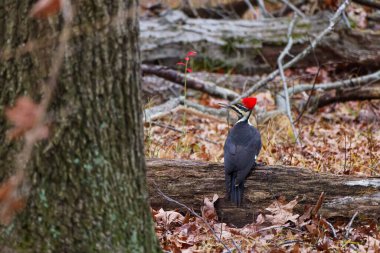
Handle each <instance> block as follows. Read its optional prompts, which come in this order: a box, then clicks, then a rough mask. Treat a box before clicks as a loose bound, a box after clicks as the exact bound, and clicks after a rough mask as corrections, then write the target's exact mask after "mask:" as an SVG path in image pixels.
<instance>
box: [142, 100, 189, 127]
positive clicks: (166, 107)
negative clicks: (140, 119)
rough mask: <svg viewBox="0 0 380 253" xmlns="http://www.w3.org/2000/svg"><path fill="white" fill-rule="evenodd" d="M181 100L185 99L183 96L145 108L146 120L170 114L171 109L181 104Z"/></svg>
mask: <svg viewBox="0 0 380 253" xmlns="http://www.w3.org/2000/svg"><path fill="white" fill-rule="evenodd" d="M181 101H183V97H178V98H173V99H170V100H169V101H167V102H165V103H163V104H161V105H157V106H154V107H151V108H148V109H145V111H144V122H149V121H151V120H154V119H157V118H160V117H163V116H165V115H167V114H169V113H170V112H171V110H173V109H175V108H176V107H177V106H179V105H180V104H181Z"/></svg>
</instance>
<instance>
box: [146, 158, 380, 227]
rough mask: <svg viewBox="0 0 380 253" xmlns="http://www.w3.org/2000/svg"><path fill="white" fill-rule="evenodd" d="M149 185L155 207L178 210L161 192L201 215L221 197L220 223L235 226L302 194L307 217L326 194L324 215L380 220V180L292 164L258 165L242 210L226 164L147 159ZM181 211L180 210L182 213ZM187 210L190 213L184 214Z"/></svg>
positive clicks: (300, 209) (300, 208) (301, 204)
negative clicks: (232, 194) (229, 190)
mask: <svg viewBox="0 0 380 253" xmlns="http://www.w3.org/2000/svg"><path fill="white" fill-rule="evenodd" d="M147 166H148V171H147V174H148V184H149V194H150V202H151V206H152V207H153V208H161V207H163V208H165V209H174V208H179V207H178V206H177V205H176V204H175V203H171V202H168V201H167V200H165V199H164V198H163V197H162V196H160V194H159V193H158V191H157V189H156V186H155V184H156V185H157V187H158V188H159V189H160V190H161V191H162V192H163V193H164V194H166V195H167V196H169V197H171V198H173V199H175V200H177V201H179V202H181V203H183V204H185V205H186V206H188V207H190V208H193V209H194V210H195V211H198V212H199V211H200V207H201V206H202V205H203V200H204V198H205V197H209V198H212V196H213V194H215V193H216V194H218V195H219V197H220V198H219V200H218V201H217V203H216V207H217V212H218V216H219V219H220V220H221V221H223V222H226V223H232V224H234V225H236V226H243V225H245V224H248V223H252V222H253V221H254V220H255V218H256V217H257V215H258V214H260V213H265V208H266V207H268V206H269V205H270V204H271V203H272V202H273V201H274V200H275V199H276V198H277V197H279V196H285V197H286V199H287V200H288V201H290V200H292V199H294V198H295V197H296V196H298V199H299V204H298V205H297V206H296V208H295V210H294V212H295V213H299V214H303V212H304V210H305V207H306V206H308V205H315V204H316V202H317V201H318V198H319V196H320V194H321V193H322V192H324V193H325V200H324V202H323V205H322V208H321V210H320V214H322V215H323V216H324V217H327V218H330V219H334V218H339V219H341V218H343V219H344V220H349V219H350V218H351V217H352V216H353V215H354V213H355V212H356V211H358V212H359V217H360V219H361V220H362V221H363V220H366V219H375V220H379V219H380V178H379V177H371V178H362V177H353V176H337V175H331V174H321V173H314V172H312V171H310V170H307V169H302V168H296V167H288V166H278V165H275V166H260V167H257V168H256V169H255V170H254V171H253V172H252V174H251V175H250V177H249V178H248V179H247V181H246V183H245V188H246V189H245V198H244V205H243V206H242V207H236V206H234V205H233V204H231V203H230V202H229V201H228V200H226V199H225V197H224V195H225V184H224V171H223V164H220V163H207V162H201V161H183V160H161V159H148V160H147ZM180 210H181V209H180ZM182 211H185V210H182Z"/></svg>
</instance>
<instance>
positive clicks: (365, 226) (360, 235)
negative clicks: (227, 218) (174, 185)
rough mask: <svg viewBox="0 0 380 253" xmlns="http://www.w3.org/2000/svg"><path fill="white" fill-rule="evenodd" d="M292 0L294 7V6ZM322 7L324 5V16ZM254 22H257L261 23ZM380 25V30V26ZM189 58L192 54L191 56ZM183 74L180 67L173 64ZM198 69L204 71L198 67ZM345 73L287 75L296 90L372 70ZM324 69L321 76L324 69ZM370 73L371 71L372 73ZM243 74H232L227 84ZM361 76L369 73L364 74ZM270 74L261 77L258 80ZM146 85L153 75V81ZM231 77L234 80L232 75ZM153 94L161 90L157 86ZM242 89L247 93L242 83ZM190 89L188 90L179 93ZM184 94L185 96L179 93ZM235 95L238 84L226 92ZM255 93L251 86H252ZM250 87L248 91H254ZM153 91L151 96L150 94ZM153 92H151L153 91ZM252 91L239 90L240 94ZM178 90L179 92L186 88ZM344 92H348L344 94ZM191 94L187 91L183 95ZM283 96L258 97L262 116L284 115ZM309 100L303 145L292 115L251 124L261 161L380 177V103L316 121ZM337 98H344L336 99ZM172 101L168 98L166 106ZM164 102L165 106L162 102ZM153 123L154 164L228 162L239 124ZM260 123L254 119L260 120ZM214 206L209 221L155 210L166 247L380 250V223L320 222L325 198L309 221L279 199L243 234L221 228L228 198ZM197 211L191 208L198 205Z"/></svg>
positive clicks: (359, 22)
mask: <svg viewBox="0 0 380 253" xmlns="http://www.w3.org/2000/svg"><path fill="white" fill-rule="evenodd" d="M231 2H233V0H193V1H191V6H192V8H197V7H201V6H205V5H206V6H212V5H215V4H221V3H222V4H223V3H224V4H226V3H231ZM284 2H285V1H284ZM319 2H323V4H322V5H319V4H318V3H317V1H305V2H304V3H303V4H302V5H301V6H300V10H301V11H303V12H304V13H305V14H307V15H313V14H315V12H317V11H318V9H320V10H326V9H330V10H336V8H337V3H338V1H327V0H326V1H319ZM154 3H156V2H155V1H154V0H144V1H142V2H141V6H143V8H142V11H141V15H142V16H145V17H149V16H150V15H152V13H151V12H149V10H151V9H152V8H153V7H155V6H156V5H154ZM183 3H184V2H181V1H178V0H163V1H160V4H163V6H166V7H169V8H180V7H181V6H182V4H183ZM265 5H266V7H267V9H268V11H269V12H272V11H275V10H279V9H280V8H282V7H281V6H282V4H281V2H277V1H275V2H270V1H266V2H265ZM316 6H318V7H317V8H316ZM254 10H255V11H253V12H250V11H247V12H246V14H245V15H244V16H242V18H243V19H255V18H260V11H257V10H258V8H255V9H254ZM346 13H347V15H348V17H349V19H350V21H351V22H352V23H353V24H355V25H354V26H355V27H356V28H357V29H365V28H366V27H367V24H368V22H367V21H368V20H370V19H368V18H367V17H368V16H369V15H372V14H373V13H374V10H373V9H371V8H367V7H362V6H360V5H355V4H351V5H350V6H349V7H348V8H347V10H346ZM252 14H253V15H252ZM373 27H375V28H374V29H379V28H378V25H374V26H373ZM376 27H377V28H376ZM185 53H186V52H184V54H185ZM169 67H172V68H173V69H175V68H177V67H176V66H169ZM192 67H194V66H192ZM335 67H336V66H334V65H331V66H320V67H319V68H318V67H315V66H310V67H308V68H293V69H288V70H285V75H286V78H287V79H288V81H289V84H288V85H289V86H293V85H297V84H300V83H312V82H313V79H315V80H316V84H319V83H327V82H333V81H338V80H346V79H350V78H352V77H356V76H360V75H361V74H363V73H364V74H366V73H368V72H366V70H364V69H361V70H360V72H361V73H356V71H358V70H352V69H351V70H345V69H344V70H343V71H342V70H340V71H337V69H336V68H335ZM193 69H194V70H197V71H198V70H199V71H205V72H198V73H191V74H190V75H194V76H196V77H197V78H200V79H202V80H208V78H209V76H208V72H214V73H215V72H218V73H220V72H219V71H218V70H214V69H212V70H210V69H199V68H197V67H196V66H195V67H194V68H193ZM317 69H318V70H317ZM368 71H369V70H368ZM233 72H234V71H233V70H232V71H225V72H222V75H221V78H222V77H223V75H224V76H225V79H226V80H228V79H229V74H227V73H233ZM358 72H359V71H358ZM264 77H265V74H263V75H255V76H251V77H250V78H253V79H255V80H260V79H262V78H264ZM144 78H145V79H146V80H147V78H148V77H144ZM223 78H224V77H223ZM271 85H272V87H275V88H277V90H279V89H281V87H282V84H281V79H280V78H279V77H277V78H275V80H273V81H272V82H271ZM153 86H155V87H156V86H157V83H154V81H153ZM238 86H240V87H242V86H245V85H242V84H240V85H238ZM178 87H180V86H178ZM178 87H177V88H178ZM225 87H227V88H229V89H231V87H235V86H234V85H228V84H227V85H225ZM244 88H249V87H244ZM244 88H243V90H244ZM143 89H144V88H143ZM148 89H150V88H148ZM243 90H241V89H240V90H238V89H235V91H236V92H237V93H239V94H241V93H242V92H243ZM177 92H178V90H177ZM340 92H344V90H341V91H340ZM179 93H181V94H183V93H184V92H183V89H182V88H181V87H180V88H179ZM272 94H273V92H272V93H271V92H269V91H259V92H257V93H255V94H252V96H255V97H257V98H258V104H257V106H258V107H259V108H260V109H265V110H266V111H271V110H275V109H276V105H275V98H274V97H273V95H272ZM310 94H311V95H312V96H313V95H314V93H308V94H306V93H300V94H299V95H297V96H293V97H292V98H291V99H292V105H293V107H292V113H293V117H294V119H297V120H296V123H295V127H296V129H297V131H298V132H299V140H300V142H301V145H298V144H297V142H296V137H295V135H294V133H293V131H292V128H291V124H290V122H289V120H288V118H287V117H286V116H285V115H278V116H276V117H272V118H269V119H267V120H265V121H260V122H257V120H256V119H255V118H253V119H252V120H251V123H252V124H253V125H255V126H256V127H257V128H258V129H259V131H260V133H261V138H262V142H263V147H262V150H261V152H260V155H259V158H258V160H259V161H260V162H264V163H266V164H269V165H290V166H296V167H299V169H300V170H301V169H302V170H311V171H314V172H317V173H322V172H323V173H332V174H335V175H355V176H364V177H366V176H377V177H379V176H380V101H379V100H373V101H351V102H346V103H336V104H332V105H328V106H324V107H322V108H319V109H317V110H316V111H314V112H313V113H311V112H309V111H307V112H304V113H303V111H302V109H301V110H300V109H299V108H300V106H296V105H301V104H302V103H305V101H306V100H307V99H308V95H310ZM328 94H331V95H333V96H334V95H335V94H336V93H334V92H328ZM187 99H190V100H191V101H193V102H196V103H198V104H200V105H204V106H208V107H211V108H220V105H219V103H228V101H227V100H223V99H216V98H214V97H211V96H209V95H207V94H204V93H201V92H195V91H192V90H188V91H187ZM158 100H160V98H156V97H155V96H151V97H150V98H149V100H148V101H146V102H147V104H146V107H145V108H149V107H151V106H153V105H155V104H159V103H157V101H158ZM161 100H162V99H161ZM161 102H162V101H161ZM181 108H182V109H179V110H173V112H172V113H170V114H168V115H166V116H164V117H161V118H159V119H158V120H155V121H154V122H150V123H145V155H146V157H147V158H164V159H165V158H166V159H190V160H202V161H209V162H223V145H224V141H225V139H226V136H227V134H228V131H229V129H230V128H231V127H232V125H233V122H234V120H233V117H234V115H233V113H231V118H219V117H215V116H210V115H208V114H203V113H200V112H195V111H194V110H189V109H187V108H185V109H184V108H183V107H181ZM251 118H252V117H251ZM209 197H210V198H211V197H212V200H210V199H209V198H205V202H204V208H203V209H202V213H200V214H199V215H196V214H195V213H194V212H192V213H187V214H183V213H179V212H177V210H164V209H160V210H152V213H153V216H154V220H155V227H156V233H157V236H158V238H159V241H160V244H161V246H162V248H163V249H164V250H165V251H167V252H176V253H177V252H189V253H190V252H273V253H275V252H294V253H297V252H319V251H324V252H380V227H379V224H378V223H377V222H376V221H369V222H366V223H363V222H359V220H360V214H359V215H358V216H357V217H355V216H354V217H352V220H351V222H344V223H343V222H341V221H336V222H329V221H328V220H327V219H325V218H324V217H321V216H320V215H319V214H318V210H319V208H320V206H321V205H322V203H321V202H320V201H319V200H318V199H316V200H315V203H316V204H315V206H314V210H313V211H312V210H311V209H310V208H309V209H307V210H305V212H304V213H294V212H293V208H294V206H296V205H297V200H296V199H294V200H290V201H289V200H285V199H283V198H281V197H280V198H279V199H274V200H273V203H272V204H271V205H270V206H268V207H266V211H267V213H265V214H260V215H258V217H257V219H256V221H255V222H254V223H252V224H248V225H246V226H245V227H243V228H236V227H233V226H228V225H227V224H225V223H220V222H218V220H217V215H216V212H215V209H214V202H215V201H216V200H217V198H218V196H217V195H214V196H209ZM190 208H191V207H190Z"/></svg>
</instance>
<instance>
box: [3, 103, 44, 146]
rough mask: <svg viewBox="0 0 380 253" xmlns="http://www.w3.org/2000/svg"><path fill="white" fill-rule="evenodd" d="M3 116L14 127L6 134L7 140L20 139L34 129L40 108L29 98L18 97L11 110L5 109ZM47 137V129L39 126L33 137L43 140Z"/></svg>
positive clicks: (39, 116) (40, 112) (38, 118)
mask: <svg viewBox="0 0 380 253" xmlns="http://www.w3.org/2000/svg"><path fill="white" fill-rule="evenodd" d="M5 115H6V117H7V119H8V120H9V121H10V122H11V123H12V124H13V125H14V127H13V128H12V129H10V130H9V131H8V133H7V136H8V138H9V139H11V140H12V139H15V138H19V137H21V136H22V135H24V134H25V133H26V132H27V131H29V130H31V129H33V128H35V127H36V125H37V124H38V122H39V121H40V118H41V115H42V108H41V106H40V105H38V104H36V103H34V101H33V100H32V99H30V98H29V97H20V98H18V99H17V101H16V103H15V106H14V107H13V108H9V109H6V111H5ZM47 135H48V128H47V127H46V126H41V127H38V128H37V129H36V131H34V136H33V137H35V138H36V139H43V138H46V137H47Z"/></svg>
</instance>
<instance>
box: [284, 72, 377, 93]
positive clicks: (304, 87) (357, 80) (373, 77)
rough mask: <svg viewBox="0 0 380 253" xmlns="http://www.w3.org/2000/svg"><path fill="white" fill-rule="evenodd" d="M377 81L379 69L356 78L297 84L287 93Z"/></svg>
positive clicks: (349, 86) (345, 86)
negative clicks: (313, 83) (314, 83)
mask: <svg viewBox="0 0 380 253" xmlns="http://www.w3.org/2000/svg"><path fill="white" fill-rule="evenodd" d="M377 81H380V70H378V71H376V72H374V73H372V74H368V75H365V76H359V77H356V78H352V79H347V80H341V81H336V82H332V83H323V84H317V85H315V86H313V85H311V84H299V85H296V86H293V87H292V88H291V89H289V95H293V94H296V93H300V92H303V91H310V90H316V91H321V90H323V91H327V90H334V89H342V88H355V87H360V86H365V85H368V84H371V83H374V82H377Z"/></svg>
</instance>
